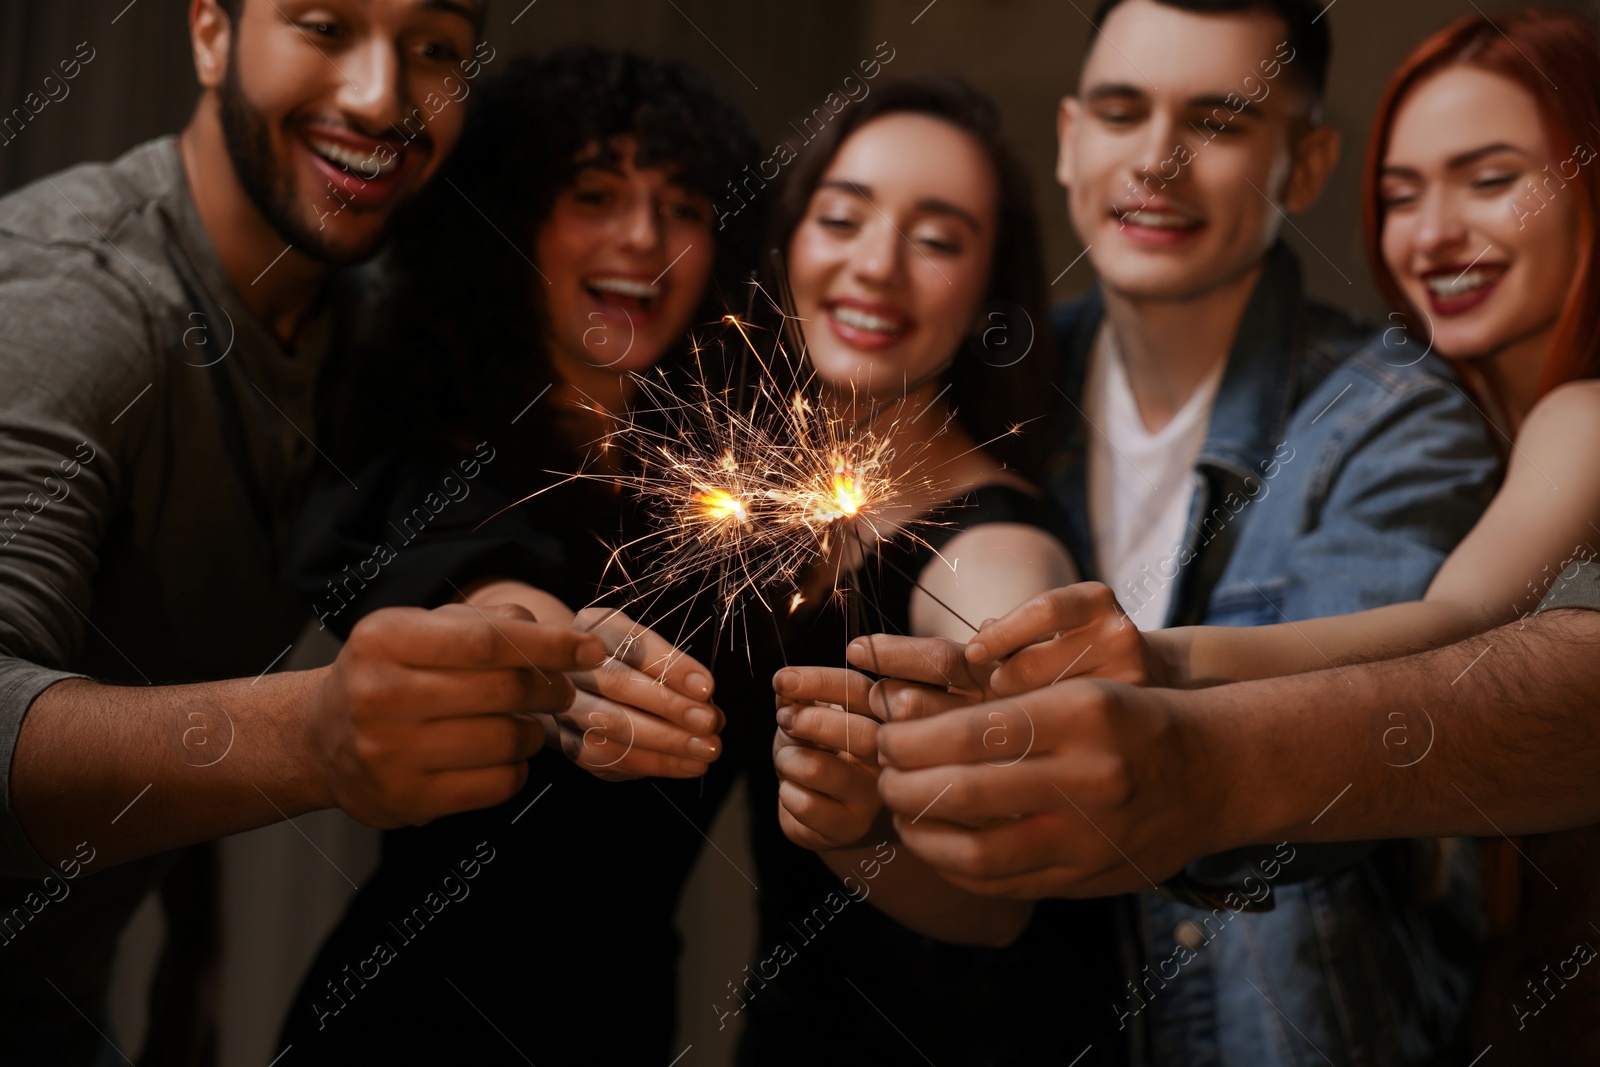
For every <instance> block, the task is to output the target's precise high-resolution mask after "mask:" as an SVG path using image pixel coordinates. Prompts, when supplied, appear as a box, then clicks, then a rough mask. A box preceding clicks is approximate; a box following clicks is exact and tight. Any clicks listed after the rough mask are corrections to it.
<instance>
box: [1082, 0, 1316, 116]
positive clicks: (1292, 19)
mask: <svg viewBox="0 0 1600 1067" xmlns="http://www.w3.org/2000/svg"><path fill="white" fill-rule="evenodd" d="M1125 2H1126V0H1100V7H1099V8H1098V9H1097V10H1096V11H1095V13H1094V25H1095V29H1096V30H1098V29H1099V28H1100V27H1102V26H1104V25H1105V21H1106V18H1107V17H1108V16H1109V15H1110V14H1111V12H1112V11H1114V10H1116V9H1117V8H1118V7H1120V6H1121V5H1122V4H1123V3H1125ZM1155 2H1156V3H1158V4H1164V5H1165V6H1167V7H1175V8H1177V9H1179V10H1180V11H1193V12H1195V13H1197V14H1201V15H1233V14H1240V13H1243V12H1249V11H1264V12H1266V13H1267V14H1269V15H1275V16H1277V17H1278V18H1280V19H1282V20H1283V23H1284V25H1285V26H1287V27H1288V30H1289V33H1288V37H1287V42H1288V45H1289V47H1290V48H1291V49H1293V55H1294V61H1293V62H1292V63H1289V64H1288V65H1287V66H1288V70H1289V71H1290V72H1291V73H1292V74H1293V75H1294V76H1295V77H1297V78H1298V79H1300V82H1301V84H1302V85H1304V86H1305V87H1306V88H1307V89H1310V90H1311V102H1312V107H1313V108H1314V109H1315V108H1317V107H1319V106H1320V105H1321V103H1322V98H1323V95H1324V94H1325V93H1326V91H1327V88H1328V61H1329V59H1330V57H1331V56H1332V53H1333V39H1332V36H1331V35H1330V34H1329V32H1328V23H1327V20H1326V19H1324V18H1323V15H1324V14H1325V9H1324V8H1323V6H1322V5H1321V4H1319V3H1317V2H1316V0H1155ZM1089 46H1090V47H1091V48H1093V47H1094V39H1093V38H1091V39H1090V42H1089Z"/></svg>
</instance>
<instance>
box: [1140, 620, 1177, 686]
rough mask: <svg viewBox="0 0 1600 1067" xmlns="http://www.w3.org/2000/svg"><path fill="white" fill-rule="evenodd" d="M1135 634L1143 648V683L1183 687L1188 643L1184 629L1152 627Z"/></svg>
mask: <svg viewBox="0 0 1600 1067" xmlns="http://www.w3.org/2000/svg"><path fill="white" fill-rule="evenodd" d="M1139 636H1140V643H1141V644H1142V646H1143V648H1144V670H1145V675H1146V680H1145V685H1146V686H1149V687H1151V688H1156V689H1185V688H1187V687H1188V685H1189V671H1188V669H1187V662H1188V643H1189V642H1188V638H1187V637H1186V636H1185V629H1183V628H1180V629H1171V630H1153V631H1151V632H1150V633H1144V634H1140V635H1139Z"/></svg>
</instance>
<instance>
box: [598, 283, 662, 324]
mask: <svg viewBox="0 0 1600 1067" xmlns="http://www.w3.org/2000/svg"><path fill="white" fill-rule="evenodd" d="M583 287H584V289H585V290H587V291H588V293H589V295H590V296H592V297H593V298H594V299H595V300H597V301H599V302H600V303H602V304H609V305H611V306H612V307H617V308H621V309H622V310H623V311H627V312H634V313H637V314H641V315H648V314H650V313H651V312H653V311H655V309H656V307H657V306H658V305H659V304H660V303H661V293H662V287H661V286H659V285H656V284H653V283H651V282H642V281H639V280H638V279H637V278H619V277H614V276H613V277H605V276H602V277H596V278H586V279H584V282H583Z"/></svg>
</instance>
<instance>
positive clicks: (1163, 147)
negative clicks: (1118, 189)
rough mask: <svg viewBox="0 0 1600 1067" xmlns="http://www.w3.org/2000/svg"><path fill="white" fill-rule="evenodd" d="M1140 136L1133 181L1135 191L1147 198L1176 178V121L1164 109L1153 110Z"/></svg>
mask: <svg viewBox="0 0 1600 1067" xmlns="http://www.w3.org/2000/svg"><path fill="white" fill-rule="evenodd" d="M1140 134H1141V136H1140V137H1139V138H1138V140H1137V142H1136V144H1135V147H1134V156H1133V159H1132V167H1133V176H1132V178H1131V179H1130V181H1131V184H1132V186H1133V188H1134V189H1135V190H1138V191H1140V192H1141V194H1142V195H1148V192H1146V191H1152V192H1159V191H1160V190H1162V189H1165V188H1166V186H1167V184H1168V183H1169V182H1171V181H1172V180H1173V179H1174V178H1175V177H1177V175H1176V174H1174V173H1173V171H1174V170H1175V163H1176V158H1175V156H1176V149H1177V136H1178V123H1177V119H1176V117H1175V116H1173V115H1170V114H1168V113H1167V112H1165V111H1163V110H1156V111H1152V112H1151V113H1150V117H1149V118H1148V119H1147V120H1146V121H1145V123H1144V128H1143V129H1142V130H1141V131H1140Z"/></svg>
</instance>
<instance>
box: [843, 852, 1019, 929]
mask: <svg viewBox="0 0 1600 1067" xmlns="http://www.w3.org/2000/svg"><path fill="white" fill-rule="evenodd" d="M884 847H885V845H884V844H879V845H876V846H873V847H872V848H866V847H863V848H850V849H830V850H828V851H826V852H822V853H820V855H821V856H822V861H823V862H824V863H826V864H827V865H828V869H829V870H831V871H832V872H833V873H834V874H835V875H837V876H838V877H839V879H840V880H841V881H843V882H844V885H845V888H846V889H848V890H850V891H851V893H852V894H853V895H856V896H858V897H859V896H860V895H861V894H862V893H863V892H864V893H866V894H867V896H866V897H865V899H867V900H869V901H871V902H872V904H874V905H875V906H876V907H877V909H878V910H879V911H881V912H883V913H884V914H885V915H887V916H889V918H891V919H893V920H894V921H895V922H897V923H899V924H900V925H902V926H904V927H906V928H907V929H910V930H914V931H916V932H917V933H919V934H922V935H923V936H924V937H931V938H934V939H936V940H939V941H948V942H951V943H952V944H957V945H988V946H991V947H994V948H1003V947H1004V946H1006V945H1009V944H1011V942H1013V941H1015V940H1016V939H1017V938H1018V937H1020V936H1021V935H1022V931H1023V930H1024V929H1026V928H1027V925H1028V922H1029V920H1030V919H1031V918H1032V917H1033V903H1032V902H1031V901H1022V900H1008V899H1005V898H997V897H983V896H978V895H977V894H976V893H969V892H967V891H966V890H965V889H961V888H960V887H958V886H955V885H952V884H951V883H949V882H947V881H945V880H944V879H943V878H942V877H940V876H939V874H938V872H937V871H935V870H934V869H933V868H932V867H930V866H928V865H927V864H926V863H924V862H923V861H922V860H920V859H918V858H917V856H916V855H914V854H913V853H912V852H911V850H910V849H907V848H904V847H901V846H900V845H899V844H898V843H897V842H896V843H891V844H889V847H890V849H891V852H890V855H891V856H892V857H893V858H892V859H891V860H888V861H885V860H884V859H883V854H882V850H883V848H884ZM873 869H876V871H877V873H876V875H869V874H867V872H868V871H871V870H873Z"/></svg>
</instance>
